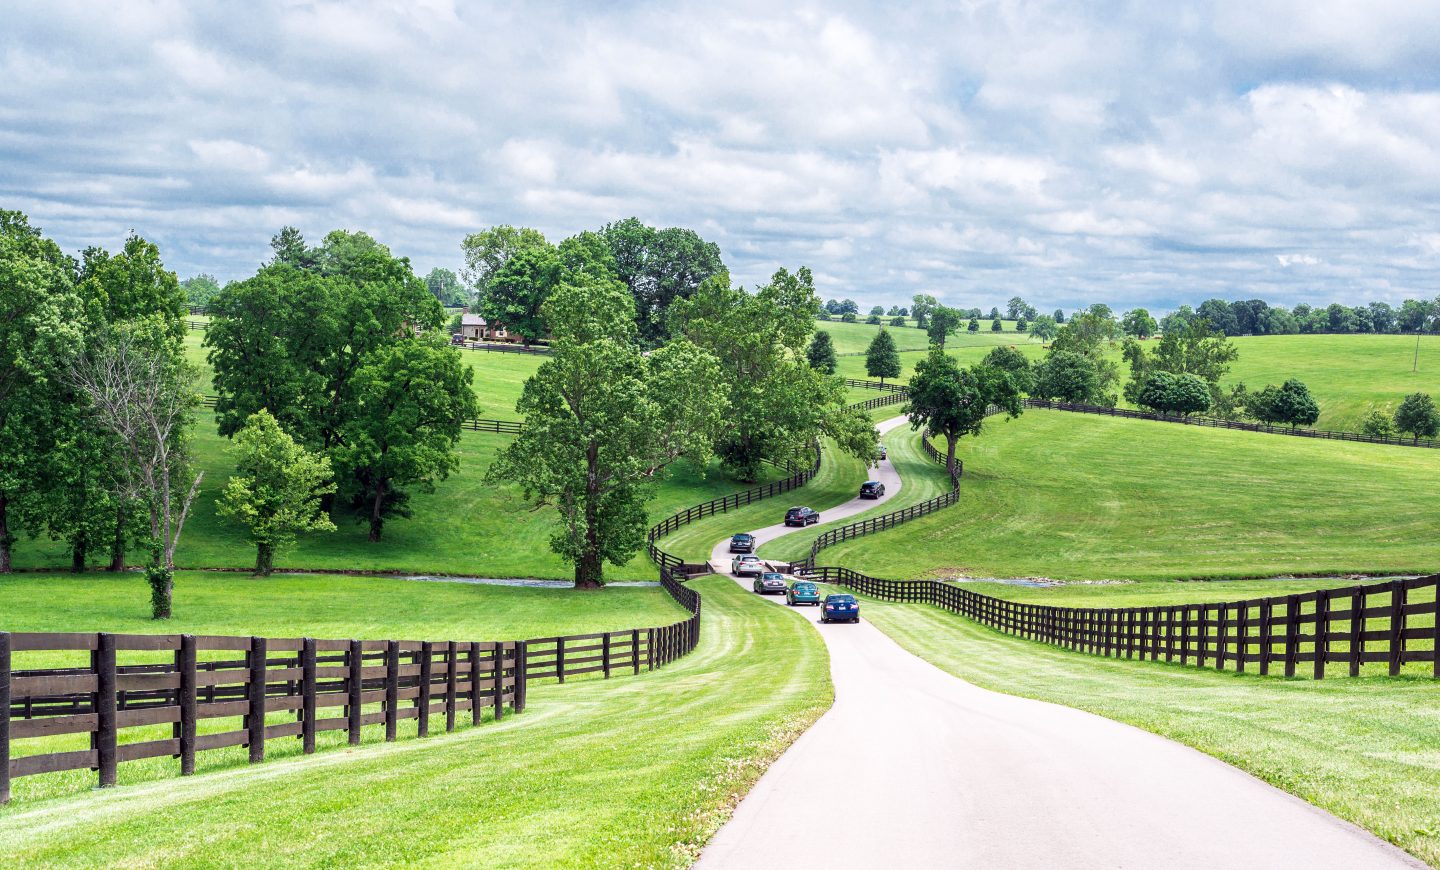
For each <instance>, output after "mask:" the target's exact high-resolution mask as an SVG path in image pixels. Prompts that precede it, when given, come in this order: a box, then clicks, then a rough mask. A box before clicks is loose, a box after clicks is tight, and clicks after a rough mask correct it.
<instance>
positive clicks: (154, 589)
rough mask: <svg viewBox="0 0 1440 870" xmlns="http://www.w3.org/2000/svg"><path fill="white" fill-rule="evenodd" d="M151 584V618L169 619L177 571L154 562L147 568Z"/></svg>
mask: <svg viewBox="0 0 1440 870" xmlns="http://www.w3.org/2000/svg"><path fill="white" fill-rule="evenodd" d="M145 580H146V582H148V583H149V584H150V618H151V619H169V618H170V613H171V608H170V604H171V600H172V598H173V595H174V591H175V573H174V572H173V571H171V570H170V569H168V568H166V567H164V566H163V565H158V564H152V565H150V566H148V567H147V568H146V569H145Z"/></svg>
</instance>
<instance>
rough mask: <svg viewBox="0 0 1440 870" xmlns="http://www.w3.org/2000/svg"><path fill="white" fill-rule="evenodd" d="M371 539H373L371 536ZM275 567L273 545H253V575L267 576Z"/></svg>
mask: <svg viewBox="0 0 1440 870" xmlns="http://www.w3.org/2000/svg"><path fill="white" fill-rule="evenodd" d="M371 540H374V539H373V538H372V539H371ZM274 568H275V547H274V545H273V544H267V543H263V542H262V543H260V544H257V545H256V546H255V576H256V577H269V576H270V572H271V571H272V570H274Z"/></svg>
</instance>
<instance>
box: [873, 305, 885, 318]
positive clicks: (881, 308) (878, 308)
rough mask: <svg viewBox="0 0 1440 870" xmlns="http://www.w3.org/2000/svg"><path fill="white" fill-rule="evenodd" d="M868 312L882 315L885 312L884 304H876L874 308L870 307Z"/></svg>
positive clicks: (877, 315)
mask: <svg viewBox="0 0 1440 870" xmlns="http://www.w3.org/2000/svg"><path fill="white" fill-rule="evenodd" d="M870 313H871V314H873V315H875V316H876V317H879V316H880V315H883V314H884V313H885V306H883V305H876V306H875V307H874V308H871V309H870Z"/></svg>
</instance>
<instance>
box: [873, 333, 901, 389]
mask: <svg viewBox="0 0 1440 870" xmlns="http://www.w3.org/2000/svg"><path fill="white" fill-rule="evenodd" d="M865 374H867V375H869V376H870V377H872V378H879V379H880V383H882V384H883V383H885V379H886V378H898V377H900V352H899V351H897V350H896V349H895V339H894V337H892V336H891V335H890V330H888V329H886V328H885V327H883V326H882V327H880V331H879V332H877V333H875V337H874V338H873V339H871V340H870V347H869V348H867V349H866V351H865Z"/></svg>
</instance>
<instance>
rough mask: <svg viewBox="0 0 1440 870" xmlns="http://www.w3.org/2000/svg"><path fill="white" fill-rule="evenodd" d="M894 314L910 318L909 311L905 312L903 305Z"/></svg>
mask: <svg viewBox="0 0 1440 870" xmlns="http://www.w3.org/2000/svg"><path fill="white" fill-rule="evenodd" d="M895 313H896V314H898V315H900V316H901V317H909V316H910V312H909V310H907V309H906V308H905V306H904V305H901V306H900V308H899V309H898V310H897V311H896V312H895Z"/></svg>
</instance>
